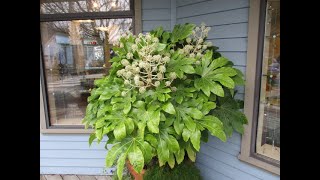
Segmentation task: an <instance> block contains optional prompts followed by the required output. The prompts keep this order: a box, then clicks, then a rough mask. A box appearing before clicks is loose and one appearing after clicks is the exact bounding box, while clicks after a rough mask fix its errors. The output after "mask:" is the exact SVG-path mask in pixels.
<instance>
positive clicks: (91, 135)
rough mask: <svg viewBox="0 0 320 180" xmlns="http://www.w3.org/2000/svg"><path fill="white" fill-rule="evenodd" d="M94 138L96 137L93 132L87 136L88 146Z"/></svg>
mask: <svg viewBox="0 0 320 180" xmlns="http://www.w3.org/2000/svg"><path fill="white" fill-rule="evenodd" d="M96 138H97V137H96V134H95V133H92V134H90V136H89V147H90V146H91V144H92V142H93V140H95V139H96Z"/></svg>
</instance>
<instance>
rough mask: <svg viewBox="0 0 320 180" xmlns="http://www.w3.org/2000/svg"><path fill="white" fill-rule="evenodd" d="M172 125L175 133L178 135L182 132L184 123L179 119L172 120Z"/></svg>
mask: <svg viewBox="0 0 320 180" xmlns="http://www.w3.org/2000/svg"><path fill="white" fill-rule="evenodd" d="M173 127H174V130H175V131H176V133H177V134H178V135H180V134H181V133H182V130H183V127H184V124H183V123H181V120H175V121H174V122H173Z"/></svg>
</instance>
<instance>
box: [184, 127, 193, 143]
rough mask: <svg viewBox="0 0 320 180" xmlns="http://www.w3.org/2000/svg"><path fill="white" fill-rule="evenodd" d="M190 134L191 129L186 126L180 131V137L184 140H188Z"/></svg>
mask: <svg viewBox="0 0 320 180" xmlns="http://www.w3.org/2000/svg"><path fill="white" fill-rule="evenodd" d="M190 136H191V131H190V130H189V129H187V128H184V129H183V131H182V138H183V140H184V141H185V142H188V140H189V138H190Z"/></svg>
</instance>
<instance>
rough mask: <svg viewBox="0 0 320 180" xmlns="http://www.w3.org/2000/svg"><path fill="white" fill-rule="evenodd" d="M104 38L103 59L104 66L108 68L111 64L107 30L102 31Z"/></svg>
mask: <svg viewBox="0 0 320 180" xmlns="http://www.w3.org/2000/svg"><path fill="white" fill-rule="evenodd" d="M104 34H105V39H104V61H105V65H106V68H107V69H109V68H110V66H111V63H110V45H109V33H108V31H104Z"/></svg>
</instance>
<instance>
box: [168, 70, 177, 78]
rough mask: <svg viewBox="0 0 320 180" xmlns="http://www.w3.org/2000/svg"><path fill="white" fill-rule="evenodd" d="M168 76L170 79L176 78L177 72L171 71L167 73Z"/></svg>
mask: <svg viewBox="0 0 320 180" xmlns="http://www.w3.org/2000/svg"><path fill="white" fill-rule="evenodd" d="M169 78H170V79H171V80H173V79H176V78H177V74H176V73H175V72H171V73H170V74H169Z"/></svg>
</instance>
